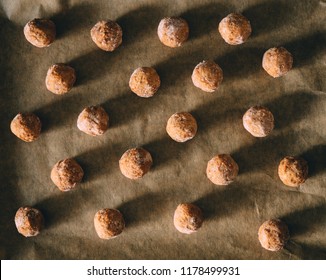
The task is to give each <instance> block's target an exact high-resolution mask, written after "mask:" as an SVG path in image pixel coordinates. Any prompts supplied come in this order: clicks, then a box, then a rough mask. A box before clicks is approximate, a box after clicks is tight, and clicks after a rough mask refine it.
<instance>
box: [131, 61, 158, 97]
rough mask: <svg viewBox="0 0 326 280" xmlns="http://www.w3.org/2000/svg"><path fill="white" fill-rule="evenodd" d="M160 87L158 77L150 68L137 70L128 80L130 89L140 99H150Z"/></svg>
mask: <svg viewBox="0 0 326 280" xmlns="http://www.w3.org/2000/svg"><path fill="white" fill-rule="evenodd" d="M160 85H161V80H160V77H159V75H158V74H157V72H156V70H155V69H154V68H151V67H139V68H137V69H136V70H135V71H134V72H133V73H132V74H131V77H130V80H129V87H130V89H131V90H132V91H133V92H134V93H136V94H137V95H138V96H140V97H152V96H153V95H154V94H155V92H157V90H158V89H159V87H160Z"/></svg>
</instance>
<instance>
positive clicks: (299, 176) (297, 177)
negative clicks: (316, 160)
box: [278, 156, 308, 187]
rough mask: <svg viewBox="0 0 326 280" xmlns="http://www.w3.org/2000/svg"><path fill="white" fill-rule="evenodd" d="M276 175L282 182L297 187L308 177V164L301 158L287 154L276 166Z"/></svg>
mask: <svg viewBox="0 0 326 280" xmlns="http://www.w3.org/2000/svg"><path fill="white" fill-rule="evenodd" d="M278 176H279V177H280V179H281V181H282V182H283V184H285V185H287V186H289V187H299V186H300V185H301V184H303V183H304V182H305V181H306V180H307V178H308V164H307V162H306V161H305V160H304V159H303V158H300V157H292V156H287V157H285V158H283V159H282V160H281V162H280V164H279V166H278Z"/></svg>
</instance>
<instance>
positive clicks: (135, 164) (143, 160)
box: [119, 148, 153, 180]
mask: <svg viewBox="0 0 326 280" xmlns="http://www.w3.org/2000/svg"><path fill="white" fill-rule="evenodd" d="M152 164H153V159H152V156H151V154H150V153H149V152H148V151H146V150H145V149H143V148H133V149H129V150H127V151H126V152H125V153H124V154H123V155H122V157H121V158H120V160H119V167H120V171H121V173H122V174H123V175H124V176H125V177H127V178H129V179H132V180H135V179H139V178H142V177H143V176H144V175H145V174H146V173H147V172H148V171H149V170H150V168H151V166H152Z"/></svg>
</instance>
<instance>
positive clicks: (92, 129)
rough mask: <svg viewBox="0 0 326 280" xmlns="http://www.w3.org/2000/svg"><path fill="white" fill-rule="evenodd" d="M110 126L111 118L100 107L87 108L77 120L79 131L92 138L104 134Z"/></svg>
mask: <svg viewBox="0 0 326 280" xmlns="http://www.w3.org/2000/svg"><path fill="white" fill-rule="evenodd" d="M108 125H109V116H108V114H107V113H106V112H105V110H104V109H103V108H102V107H101V106H99V105H97V106H90V107H86V108H85V109H84V110H83V111H82V112H81V113H80V114H79V116H78V119H77V127H78V128H79V130H80V131H83V132H85V133H86V134H88V135H91V136H98V135H102V134H104V132H105V131H106V130H107V129H108Z"/></svg>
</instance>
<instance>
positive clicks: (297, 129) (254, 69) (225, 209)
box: [0, 0, 326, 259]
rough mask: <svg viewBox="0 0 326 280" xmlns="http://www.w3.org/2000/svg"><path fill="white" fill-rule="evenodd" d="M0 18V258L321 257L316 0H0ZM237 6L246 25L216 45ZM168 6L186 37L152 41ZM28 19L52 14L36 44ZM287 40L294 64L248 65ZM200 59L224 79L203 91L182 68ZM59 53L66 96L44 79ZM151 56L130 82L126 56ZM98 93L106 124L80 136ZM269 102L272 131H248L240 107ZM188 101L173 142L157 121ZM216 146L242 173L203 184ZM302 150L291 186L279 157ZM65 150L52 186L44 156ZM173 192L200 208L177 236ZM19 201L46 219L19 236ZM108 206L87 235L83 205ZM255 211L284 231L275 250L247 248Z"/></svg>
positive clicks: (320, 5)
mask: <svg viewBox="0 0 326 280" xmlns="http://www.w3.org/2000/svg"><path fill="white" fill-rule="evenodd" d="M0 2H1V22H0V34H1V40H0V54H1V55H0V59H1V64H0V77H1V83H0V88H1V95H0V98H1V102H0V106H1V107H0V108H1V111H0V113H1V118H0V125H1V127H0V128H1V136H0V143H1V144H0V156H1V161H0V162H1V166H0V168H1V169H0V184H1V195H0V241H1V246H0V255H1V258H2V259H325V257H326V235H325V232H326V211H325V210H326V207H325V197H326V176H325V175H326V141H325V139H326V82H325V74H326V53H325V50H326V40H325V29H326V26H325V25H326V24H325V22H326V2H325V1H319V0H316V1H313V0H311V1H296V0H286V1H258V0H247V1H239V0H233V1H229V0H228V1H209V0H207V1H204V0H203V1H172V0H171V1H166V0H160V1H145V0H144V1H131V0H130V1H121V0H118V1H114V0H112V1H104V0H103V1H101V0H98V1H73V0H71V1H69V0H42V1H41V0H21V1H18V0H15V1H12V0H2V1H0ZM234 11H237V12H241V13H243V14H244V15H245V16H247V17H248V18H249V20H250V21H251V24H252V28H253V33H252V36H251V37H250V38H249V40H248V41H247V42H246V43H245V44H243V45H239V46H230V45H227V44H226V43H225V42H224V41H223V40H222V38H221V37H220V35H219V33H218V32H217V25H218V23H219V21H220V20H221V19H222V18H223V17H224V16H226V15H227V14H228V13H230V12H234ZM171 15H180V16H182V17H184V18H185V19H186V20H187V21H188V22H189V26H190V38H189V41H188V42H187V43H186V44H185V45H184V46H182V47H181V48H177V49H170V48H168V47H165V46H164V45H162V44H161V43H160V41H159V40H158V37H157V34H156V29H157V25H158V23H159V21H160V19H161V18H162V17H164V16H171ZM36 17H45V18H51V19H52V20H53V21H54V22H55V23H56V25H57V31H58V36H57V40H56V41H55V42H54V43H53V44H52V45H51V46H50V47H48V48H45V49H38V48H36V47H34V46H32V45H30V44H29V43H28V42H27V41H26V40H25V38H24V35H23V26H24V25H25V23H26V22H27V21H28V20H30V19H33V18H36ZM101 19H112V20H116V21H117V22H118V23H119V24H120V25H121V27H122V29H123V44H122V45H121V46H120V47H119V48H118V49H117V50H116V51H115V52H113V53H106V52H104V51H101V50H100V49H98V48H97V47H96V46H95V44H94V43H93V42H92V41H91V39H90V35H89V31H90V29H91V27H92V26H93V25H94V24H95V23H96V22H97V21H98V20H101ZM280 45H282V46H285V47H286V48H287V49H288V50H289V51H290V52H291V53H292V54H293V56H294V68H293V70H291V71H290V72H289V73H288V74H287V75H286V76H284V77H282V78H279V79H273V78H272V77H270V76H268V75H267V74H266V73H265V72H264V71H263V69H262V67H261V59H262V55H263V53H264V51H265V50H267V49H268V48H270V47H274V46H280ZM204 59H213V60H215V61H216V62H217V63H218V64H219V65H220V66H221V68H222V69H223V71H224V81H223V83H222V85H221V87H220V88H219V90H218V91H217V92H215V93H213V94H208V93H205V92H202V91H200V90H199V89H197V88H196V87H194V85H193V84H192V81H191V78H190V77H191V73H192V70H193V68H194V67H195V66H196V65H197V63H199V62H201V61H202V60H204ZM58 62H62V63H68V64H70V65H71V66H73V67H74V68H75V69H76V71H77V75H78V77H77V84H76V86H75V87H74V88H73V89H72V90H71V92H70V93H69V94H67V95H65V96H56V95H54V94H52V93H50V92H48V91H47V90H46V88H45V84H44V79H45V75H46V71H47V69H48V68H49V66H50V65H52V64H53V63H58ZM140 66H152V67H154V68H155V69H156V70H157V71H158V73H159V75H160V77H161V80H162V86H161V88H160V89H159V91H158V92H157V94H156V95H155V96H154V97H152V98H149V99H143V98H140V97H137V96H136V95H135V94H133V93H131V91H130V89H129V87H128V82H129V77H130V75H131V73H132V72H133V70H134V69H135V68H137V67H140ZM94 104H102V105H103V106H104V108H105V109H106V110H107V112H108V113H109V116H110V129H109V130H108V131H107V133H105V134H104V135H103V136H101V137H91V136H88V135H86V134H84V133H82V132H80V131H79V130H78V129H77V126H76V121H77V116H78V114H79V113H80V112H81V111H82V109H83V108H84V107H86V106H89V105H94ZM257 104H262V105H265V106H267V107H268V108H270V110H271V111H272V112H273V113H274V116H275V120H276V127H275V130H274V131H273V133H272V134H271V135H269V136H268V137H267V138H264V139H257V138H254V137H252V136H251V135H250V134H249V133H247V132H246V131H245V130H244V128H243V126H242V115H243V114H244V112H245V111H246V110H247V109H248V108H249V107H250V106H253V105H257ZM179 111H188V112H191V113H192V114H193V115H194V116H195V118H196V119H197V121H198V126H199V129H198V134H197V135H196V137H195V138H194V139H193V140H191V141H189V142H186V143H183V144H180V143H176V142H174V141H173V140H171V139H170V138H169V137H168V135H167V134H166V132H165V126H166V122H167V120H168V118H169V117H170V115H172V114H173V113H175V112H179ZM18 112H34V113H36V114H37V115H38V116H39V117H40V119H41V120H42V123H43V131H42V134H41V137H40V138H39V139H38V140H37V141H35V142H32V143H24V142H22V141H21V140H19V139H18V138H16V137H15V136H14V135H13V134H12V133H11V132H10V129H9V124H10V121H11V119H12V118H13V117H14V116H15V115H16V114H17V113H18ZM135 146H142V147H144V148H145V149H147V150H148V151H150V152H151V154H152V156H153V160H154V166H153V169H152V170H151V171H150V173H148V174H147V175H146V176H145V177H144V178H143V179H141V180H137V181H131V180H129V179H127V178H125V177H123V175H122V174H121V173H120V170H119V166H118V160H119V158H120V157H121V155H122V154H123V153H124V152H125V150H127V149H129V148H132V147H135ZM218 153H229V154H231V155H232V156H233V157H234V159H235V160H236V161H237V162H238V164H239V168H240V173H239V176H238V178H237V180H236V181H235V182H234V183H233V184H232V185H230V186H228V187H221V186H215V185H213V184H212V183H211V182H210V181H209V180H208V179H207V178H206V174H205V170H206V164H207V162H208V160H209V159H211V158H212V157H213V156H214V155H216V154H218ZM286 155H301V156H303V157H304V158H305V159H306V160H307V161H308V163H309V172H310V177H309V179H308V180H307V181H306V183H305V184H304V185H302V186H301V187H300V188H299V189H291V188H287V187H285V186H284V185H283V184H282V183H281V181H280V180H279V179H278V176H277V166H278V163H279V161H280V160H281V159H282V158H283V157H284V156H286ZM66 157H75V158H76V160H77V161H78V162H79V163H80V164H81V166H82V167H83V169H84V171H85V177H84V180H83V183H82V184H80V185H79V187H78V188H77V189H76V190H74V191H71V192H68V193H62V192H60V191H59V190H58V189H57V188H56V187H55V186H54V185H53V183H52V182H51V180H50V171H51V169H52V166H53V165H54V164H55V163H56V162H57V161H58V160H61V159H63V158H66ZM181 202H193V203H195V204H197V205H198V206H199V207H201V208H202V210H203V212H204V214H205V217H206V221H205V223H204V225H203V227H202V228H201V229H200V231H199V232H198V233H196V234H192V235H183V234H181V233H179V232H178V231H177V230H176V229H175V228H174V226H173V213H174V210H175V208H176V206H177V205H178V204H179V203H181ZM23 205H30V206H34V207H37V208H39V209H40V210H41V211H42V212H43V213H44V216H45V219H46V224H45V225H46V228H45V229H44V231H43V232H42V233H41V234H40V235H39V236H37V237H35V238H24V237H23V236H21V235H20V234H18V233H17V231H16V228H15V225H14V215H15V212H16V210H17V209H18V208H19V207H20V206H23ZM106 207H108V208H117V209H119V210H120V211H121V212H122V213H123V215H124V217H125V219H126V229H125V231H124V232H123V233H122V234H121V235H120V236H119V237H117V238H115V239H113V240H109V241H105V240H100V239H99V238H98V237H97V235H96V232H95V230H94V226H93V217H94V214H95V213H96V211H97V210H99V209H101V208H106ZM269 218H281V219H283V220H284V221H285V222H286V223H287V224H288V225H289V228H290V232H291V241H290V242H289V243H288V245H287V246H286V249H284V250H282V251H280V252H269V251H266V250H264V249H262V248H261V247H260V244H259V242H258V239H257V231H258V228H259V226H260V224H261V223H262V222H264V221H265V220H267V219H269Z"/></svg>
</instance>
